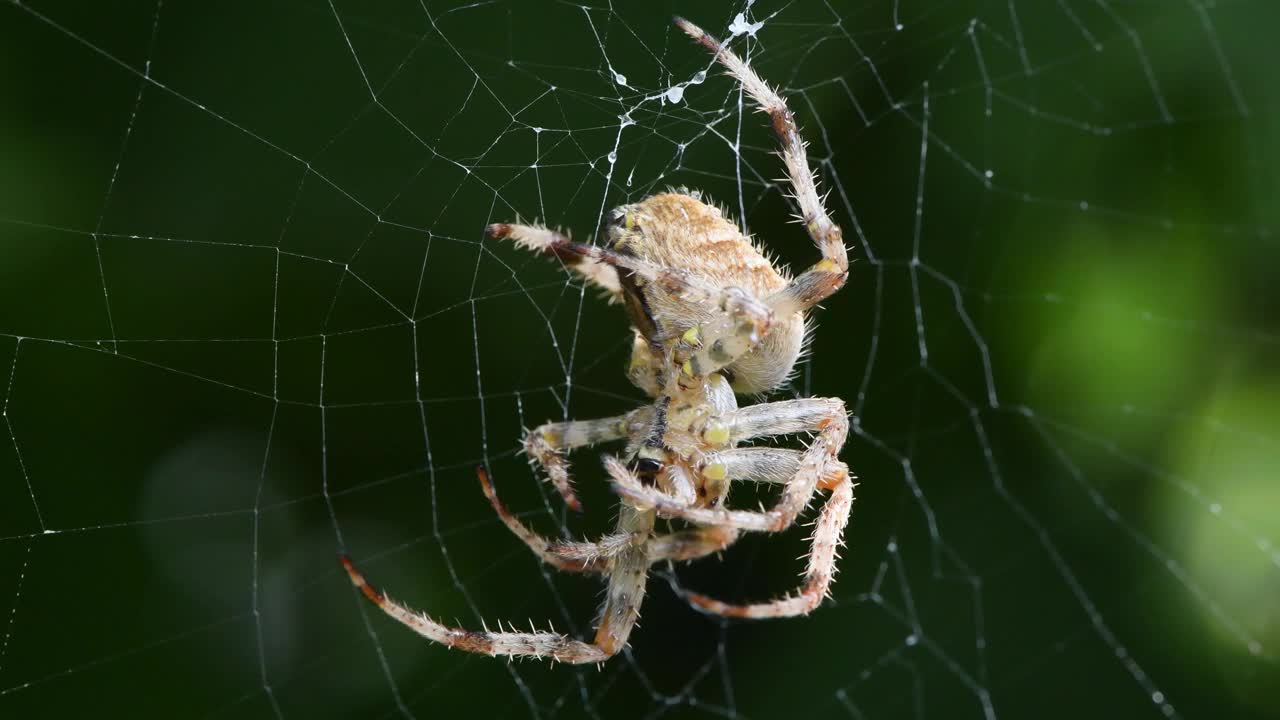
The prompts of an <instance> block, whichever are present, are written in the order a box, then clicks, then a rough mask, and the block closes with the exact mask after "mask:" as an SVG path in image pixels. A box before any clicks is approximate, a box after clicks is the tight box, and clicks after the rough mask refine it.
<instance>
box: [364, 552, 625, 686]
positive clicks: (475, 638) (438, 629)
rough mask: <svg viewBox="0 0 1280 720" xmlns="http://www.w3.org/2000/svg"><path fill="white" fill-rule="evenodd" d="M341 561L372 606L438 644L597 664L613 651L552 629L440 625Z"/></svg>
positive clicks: (492, 654)
mask: <svg viewBox="0 0 1280 720" xmlns="http://www.w3.org/2000/svg"><path fill="white" fill-rule="evenodd" d="M341 560H342V566H343V567H344V568H346V570H347V575H348V576H349V577H350V578H351V583H352V584H353V585H355V586H356V587H357V588H358V589H359V590H360V592H362V593H364V596H365V597H366V598H368V599H369V600H370V601H371V602H372V603H373V604H374V605H377V606H378V607H379V608H380V609H381V610H382V611H383V612H385V613H386V614H387V615H390V616H391V617H392V618H394V619H396V620H398V621H399V622H401V623H403V624H404V625H407V626H408V627H409V628H410V629H412V630H413V631H414V632H416V633H418V634H419V635H421V636H423V637H425V638H427V639H429V640H434V641H436V642H438V643H440V644H442V645H445V646H448V647H451V648H457V649H459V650H464V651H466V652H473V653H481V654H484V655H490V656H494V655H505V656H508V657H521V656H530V657H545V658H551V659H552V660H558V661H560V662H566V663H599V662H603V661H605V660H608V659H609V657H611V656H612V655H613V654H614V653H615V652H616V650H612V651H611V650H606V649H605V648H602V647H600V646H598V645H595V644H593V643H585V642H582V641H581V640H574V639H573V638H571V637H568V636H566V635H561V634H559V633H554V632H538V631H536V630H535V631H533V632H490V631H488V630H483V631H477V630H465V629H462V628H455V627H449V626H448V625H443V624H441V623H439V622H436V621H435V620H433V619H431V618H430V617H429V616H428V615H427V614H426V613H422V612H418V611H417V610H413V609H412V608H409V607H406V606H405V605H402V604H400V603H398V602H396V601H395V600H392V599H391V598H389V597H387V594H386V593H385V592H383V591H381V590H378V589H377V588H375V587H374V586H373V585H370V584H369V582H368V581H367V580H365V578H364V575H362V574H361V573H360V571H359V570H356V568H355V565H353V564H352V563H351V558H349V557H347V556H345V555H343V556H342V557H341ZM498 626H499V627H501V626H502V625H501V623H499V624H498Z"/></svg>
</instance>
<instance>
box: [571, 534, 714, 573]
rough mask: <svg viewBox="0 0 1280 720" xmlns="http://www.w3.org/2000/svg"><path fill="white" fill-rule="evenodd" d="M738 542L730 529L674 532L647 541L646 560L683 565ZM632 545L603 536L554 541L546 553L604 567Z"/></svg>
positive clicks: (626, 537)
mask: <svg viewBox="0 0 1280 720" xmlns="http://www.w3.org/2000/svg"><path fill="white" fill-rule="evenodd" d="M737 539H738V531H737V530H735V529H733V528H721V527H705V528H691V529H689V530H677V531H676V532H671V533H667V534H665V535H655V536H654V537H652V538H650V539H649V561H650V562H651V563H653V562H661V561H663V560H675V561H676V562H684V561H687V560H697V559H698V558H700V557H703V556H706V555H710V554H712V553H716V552H720V551H721V550H724V549H725V548H727V547H729V546H730V545H732V544H733V542H734V541H735V540H737ZM631 542H632V538H631V536H630V535H605V536H604V537H602V538H600V539H599V540H597V541H595V542H556V543H551V547H550V548H549V550H550V551H551V552H552V553H555V554H556V555H558V556H560V557H561V558H564V559H566V560H567V559H574V560H581V561H587V562H592V563H598V564H599V566H600V567H601V568H602V571H603V568H604V566H605V565H606V564H607V562H608V561H609V560H611V559H612V558H613V557H614V556H616V555H618V554H619V553H620V552H621V551H622V550H624V549H626V547H627V546H628V545H629V544H630V543H631Z"/></svg>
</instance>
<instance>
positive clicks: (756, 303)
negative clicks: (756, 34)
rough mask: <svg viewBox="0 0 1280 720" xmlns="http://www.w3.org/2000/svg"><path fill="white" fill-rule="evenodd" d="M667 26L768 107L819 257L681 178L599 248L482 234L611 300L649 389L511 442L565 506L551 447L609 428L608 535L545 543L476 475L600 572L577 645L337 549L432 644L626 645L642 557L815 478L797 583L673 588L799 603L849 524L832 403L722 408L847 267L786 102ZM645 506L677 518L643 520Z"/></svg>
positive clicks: (577, 653)
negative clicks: (803, 436)
mask: <svg viewBox="0 0 1280 720" xmlns="http://www.w3.org/2000/svg"><path fill="white" fill-rule="evenodd" d="M675 24H676V25H677V26H678V27H679V28H680V29H681V30H683V31H684V32H685V33H687V34H688V35H689V36H690V37H691V38H693V39H694V40H695V41H696V42H697V43H699V44H701V45H702V46H703V47H705V48H706V49H707V50H709V51H710V52H711V53H712V55H713V56H714V58H715V60H716V61H719V62H720V63H721V64H722V65H723V66H724V67H725V68H726V69H727V70H728V72H729V74H730V75H732V76H733V77H734V78H736V79H737V81H738V82H739V83H740V84H741V86H742V89H743V90H744V91H745V92H746V93H747V94H748V95H750V96H751V98H752V99H753V100H754V101H755V102H756V104H757V105H758V106H759V109H760V110H761V111H763V112H765V113H768V114H769V116H770V118H771V120H772V124H773V130H774V133H775V134H776V135H777V137H778V141H779V143H780V144H781V149H782V152H781V155H782V159H783V162H784V163H785V165H786V168H787V175H788V178H789V180H790V183H791V186H792V191H793V193H794V198H795V201H796V203H797V204H798V206H799V209H800V219H801V220H802V221H803V223H804V226H805V229H806V230H807V231H808V233H809V235H810V237H811V238H812V239H813V241H814V243H815V244H816V245H817V247H818V249H819V251H820V252H821V254H822V259H821V260H819V261H818V262H817V263H816V264H814V265H813V266H812V267H810V268H809V269H808V270H806V271H805V272H803V273H801V274H800V275H799V276H797V277H794V278H792V277H790V276H789V273H788V272H787V271H786V270H785V269H780V268H776V267H774V266H773V265H772V263H771V262H770V261H769V260H768V259H767V258H766V257H765V256H764V254H763V253H762V252H761V251H760V250H759V249H758V248H757V247H756V246H755V245H754V244H753V243H752V241H751V240H750V239H749V238H748V237H746V236H744V235H743V234H742V233H741V232H739V230H738V229H737V226H736V225H735V224H734V223H733V222H731V221H729V220H727V219H726V218H725V217H724V215H723V213H721V211H720V210H719V209H717V208H716V207H714V206H713V205H710V204H708V203H705V202H703V201H702V198H701V196H700V195H699V194H698V193H695V192H691V191H686V190H681V191H672V192H666V193H662V194H658V195H654V196H651V197H649V198H646V199H644V200H643V201H641V202H639V203H635V204H631V205H624V206H621V207H619V208H617V209H615V210H614V211H612V213H611V215H610V225H609V229H608V243H607V244H606V246H605V247H598V246H595V245H589V244H582V243H575V242H573V241H571V240H570V239H569V238H568V237H566V236H564V235H561V234H559V233H557V232H554V231H552V230H549V229H547V228H544V227H539V226H530V225H517V224H507V223H500V224H495V225H490V226H489V227H488V228H487V229H486V234H487V236H488V237H490V238H494V239H508V240H511V241H514V242H515V243H516V244H518V245H519V246H521V247H523V248H526V249H528V250H532V251H534V252H537V253H539V254H542V255H548V256H552V257H554V258H557V259H559V260H560V261H561V262H563V263H564V264H565V265H567V266H569V267H571V268H572V269H573V270H575V271H576V272H578V273H579V274H580V275H582V277H583V278H584V279H585V280H587V281H588V282H590V283H593V284H595V285H598V286H599V287H601V288H603V289H604V290H605V291H606V292H607V293H608V294H609V295H610V296H611V298H612V299H614V300H617V301H620V302H621V303H623V305H624V306H625V308H626V311H627V313H628V315H629V317H630V320H631V323H632V326H633V332H634V343H633V347H632V354H631V362H630V367H629V369H628V371H627V374H628V377H629V378H630V380H631V381H632V383H634V384H635V385H636V386H637V387H638V388H640V389H641V390H643V391H644V392H645V393H646V394H647V395H648V396H649V397H650V398H651V400H652V402H651V403H650V404H648V405H645V406H643V407H640V408H638V409H636V410H633V411H631V412H628V413H626V414H623V415H618V416H616V417H608V418H601V419H598V420H571V421H568V422H553V423H546V424H544V425H542V426H540V427H537V428H535V429H534V430H532V431H529V432H528V433H527V434H526V437H525V440H524V450H525V451H526V452H527V454H528V455H529V458H530V461H531V462H532V463H535V464H536V465H538V466H541V467H542V468H543V469H544V470H545V472H546V474H547V476H548V478H549V480H550V481H551V483H552V484H553V485H554V486H555V488H556V489H557V490H558V492H559V494H560V495H561V496H562V497H563V498H564V501H565V502H566V503H567V504H568V505H569V506H570V507H572V508H575V509H580V508H581V504H580V503H579V502H578V499H577V497H576V495H575V494H574V492H573V488H572V485H571V483H570V477H569V464H568V461H567V460H566V459H565V457H564V453H565V452H566V451H569V450H573V449H577V448H584V447H588V446H592V445H596V444H598V443H604V442H608V441H614V440H625V441H626V446H625V450H624V452H623V454H622V457H613V456H605V457H604V458H603V462H604V467H605V470H606V472H607V473H608V475H609V477H610V478H611V480H612V484H613V488H614V490H615V491H616V492H617V494H618V495H619V497H620V498H621V509H620V512H619V517H618V522H617V527H616V530H615V531H614V532H613V534H610V535H606V536H605V537H603V538H601V539H599V540H597V541H595V542H568V541H554V540H550V539H548V538H546V537H544V536H542V535H539V534H537V533H536V532H534V531H533V530H531V529H529V528H528V527H526V526H525V525H524V524H523V523H522V522H521V521H520V520H519V519H518V518H516V516H514V515H513V514H511V513H510V512H509V511H508V510H507V509H506V507H505V506H504V505H503V504H502V502H501V501H500V500H499V499H498V496H497V494H496V492H495V491H494V487H493V483H492V481H491V479H490V477H489V475H488V473H486V472H485V470H484V468H483V467H481V468H477V475H478V476H479V480H480V484H481V487H482V489H483V491H484V494H485V496H486V497H487V498H488V500H489V503H490V504H491V505H492V506H493V509H494V511H495V512H497V514H498V516H499V517H500V518H501V519H502V522H503V523H504V524H505V525H506V526H507V527H508V528H509V529H510V530H511V532H513V533H514V534H515V535H516V536H517V537H518V538H520V540H522V541H523V542H524V543H525V544H526V545H528V546H529V548H530V549H532V550H533V552H534V553H536V554H537V555H538V557H540V558H541V559H542V560H543V561H544V562H546V563H548V564H550V565H552V566H553V567H555V568H557V569H560V570H563V571H568V572H583V573H598V574H602V575H604V576H605V577H606V578H607V580H608V591H607V593H606V597H605V600H604V603H603V606H602V608H601V610H600V614H599V617H598V622H597V630H596V634H595V637H594V639H593V640H592V641H591V642H584V641H581V640H576V639H574V638H572V637H569V636H566V635H562V634H559V633H556V632H549V631H538V630H533V631H531V632H517V631H515V629H514V627H513V628H511V629H510V630H503V629H502V627H501V623H499V631H497V632H494V631H490V630H487V629H486V630H483V631H476V630H465V629H461V628H455V627H449V626H447V625H444V624H441V623H439V622H437V621H436V620H433V619H432V618H430V617H429V616H427V615H426V614H423V613H420V612H416V611H414V610H411V609H409V608H408V607H406V606H404V605H401V604H400V603H398V602H395V601H393V600H391V599H390V598H388V597H387V596H386V594H385V593H383V592H381V591H380V590H377V589H375V588H374V587H373V586H372V585H370V584H369V583H368V582H367V581H366V580H365V579H364V577H363V575H361V574H360V572H359V571H358V570H356V568H355V566H354V565H352V563H351V560H350V559H349V558H347V557H345V556H344V557H343V558H342V564H343V566H344V567H345V568H346V571H347V573H348V574H349V575H350V577H351V581H352V583H354V584H355V586H356V587H357V588H359V589H360V590H361V591H362V592H363V593H364V595H365V596H366V597H367V598H368V599H369V600H371V601H372V602H373V603H374V604H376V605H377V606H378V607H379V608H381V609H382V610H383V611H384V612H386V613H387V614H388V615H390V616H391V617H393V618H395V619H396V620H398V621H400V622H401V623H404V624H405V625H408V626H409V627H410V628H412V629H413V630H415V631H417V632H418V633H419V634H421V635H423V636H425V637H427V638H429V639H431V640H434V641H436V642H438V643H441V644H443V645H446V646H448V647H452V648H458V649H460V650H466V651H469V652H476V653H484V654H487V655H493V656H497V655H502V656H508V657H520V656H532V657H539V658H548V659H550V660H552V661H553V662H554V661H560V662H566V663H601V662H603V661H605V660H607V659H608V658H610V657H612V656H613V655H615V654H616V653H618V652H619V651H620V650H621V649H622V648H623V647H625V646H626V643H627V638H628V636H629V635H630V633H631V630H632V628H633V627H634V625H635V623H636V620H637V618H638V617H639V610H640V604H641V601H642V600H643V597H644V592H645V581H646V576H647V574H648V570H649V566H650V565H652V564H654V563H657V562H661V561H664V560H669V561H686V560H693V559H696V558H700V557H703V556H706V555H709V554H712V553H716V552H718V551H720V550H723V549H725V548H727V547H728V546H729V545H730V544H732V543H733V542H734V541H735V540H736V539H737V538H738V535H739V532H740V531H744V530H746V531H763V532H779V531H781V530H784V529H786V528H787V527H789V526H790V525H791V524H792V523H793V522H794V521H795V519H796V516H797V515H799V513H800V512H801V511H802V510H803V509H804V508H805V507H806V506H807V505H808V504H809V502H810V500H811V499H812V498H813V496H814V494H815V492H816V491H817V490H818V489H823V490H827V491H830V495H829V497H828V498H827V501H826V503H825V504H824V505H823V507H822V510H821V512H820V514H819V516H818V520H817V523H816V527H815V530H814V533H813V537H812V547H811V549H810V552H809V555H808V569H807V571H806V573H805V575H804V582H803V584H802V585H801V586H800V588H799V589H798V590H797V591H795V592H793V593H790V594H788V595H785V596H783V597H781V598H778V599H776V600H771V601H765V602H759V603H753V604H746V605H735V604H730V603H726V602H722V601H720V600H716V599H713V598H710V597H707V596H705V595H702V594H698V593H686V594H685V595H686V599H687V600H688V601H689V602H690V603H691V604H693V605H694V606H695V607H698V608H700V609H702V610H704V611H707V612H710V613H715V614H719V615H724V616H730V617H741V618H768V617H786V616H793V615H801V614H806V613H808V612H810V611H811V610H813V609H814V608H816V607H817V606H818V605H819V604H820V603H821V602H822V600H823V598H824V597H826V595H827V593H828V588H829V587H830V584H831V581H832V578H833V575H834V573H835V561H836V548H837V546H838V545H840V544H841V535H842V533H843V532H844V527H845V524H846V523H847V522H848V519H849V510H850V507H851V506H852V503H853V487H854V485H853V482H852V479H851V477H850V474H849V469H848V467H847V466H846V465H845V464H844V463H843V462H840V461H839V460H838V459H837V457H836V456H837V454H838V453H839V451H840V448H841V446H842V445H843V444H844V440H845V435H846V434H847V433H848V428H849V426H848V419H847V417H846V413H845V407H844V402H843V401H842V400H840V399H838V398H805V399H799V400H786V401H781V402H770V403H763V404H757V405H749V406H746V407H741V408H740V407H738V404H737V400H736V397H735V395H736V394H760V393H765V392H767V391H769V390H772V389H774V388H776V387H778V386H779V385H781V384H782V383H783V382H785V380H786V379H787V377H788V376H789V375H790V374H791V372H792V369H793V368H794V366H795V363H796V359H797V358H798V357H799V355H800V352H801V349H802V347H803V345H804V342H805V336H806V321H805V313H806V311H807V310H809V308H811V307H813V306H814V305H816V304H817V303H819V302H820V301H822V300H823V299H824V298H827V297H829V296H830V295H831V294H833V293H835V292H836V291H837V290H839V289H840V288H841V287H842V286H843V285H844V283H845V280H846V278H847V277H848V267H849V262H848V258H847V255H846V251H845V247H844V243H843V240H842V239H841V231H840V228H839V227H838V226H837V225H836V224H835V223H834V222H832V220H831V218H830V217H829V216H828V215H827V212H826V209H825V208H824V207H823V203H822V200H821V198H820V197H819V196H818V192H817V189H816V187H815V185H814V177H813V172H812V171H811V170H810V168H809V164H808V160H807V159H806V157H805V149H804V143H803V141H802V140H801V139H800V133H799V130H798V129H797V128H796V124H795V120H794V118H793V116H792V113H791V111H790V110H789V109H788V108H787V105H786V102H785V101H784V100H783V99H782V97H781V96H779V95H778V94H777V93H776V92H775V91H774V90H772V89H771V88H770V87H769V86H768V85H766V84H765V83H764V82H763V81H762V80H761V79H760V77H759V76H757V75H756V73H755V71H754V70H752V69H751V67H749V66H748V65H747V64H746V63H745V62H743V61H742V59H741V58H739V57H738V56H737V55H736V54H734V53H733V52H732V51H731V50H729V49H727V48H725V47H724V46H723V45H721V44H720V43H719V42H718V41H717V40H716V39H715V38H713V37H711V36H710V35H708V34H707V33H705V32H703V31H702V29H701V28H699V27H697V26H696V25H694V24H693V23H690V22H688V21H687V20H684V19H683V18H675ZM795 433H812V434H813V437H812V440H810V441H809V443H808V445H807V447H806V448H805V449H804V450H795V449H788V448H777V447H739V445H740V443H743V442H744V441H747V440H751V439H754V438H763V437H768V436H778V435H789V434H795ZM734 480H749V481H754V482H768V483H776V484H780V485H781V486H782V493H781V496H780V498H779V499H778V501H777V503H776V504H775V505H774V506H773V507H772V508H771V509H769V510H763V509H762V510H761V511H760V512H748V511H743V510H730V509H728V508H726V507H725V506H724V505H725V503H724V500H725V497H726V495H727V493H728V491H729V486H730V483H731V481H734ZM658 517H663V518H673V519H680V520H683V521H686V522H688V523H689V524H691V525H692V526H693V527H691V528H689V529H683V530H677V531H671V532H667V533H658V532H655V529H654V524H655V520H656V518H658Z"/></svg>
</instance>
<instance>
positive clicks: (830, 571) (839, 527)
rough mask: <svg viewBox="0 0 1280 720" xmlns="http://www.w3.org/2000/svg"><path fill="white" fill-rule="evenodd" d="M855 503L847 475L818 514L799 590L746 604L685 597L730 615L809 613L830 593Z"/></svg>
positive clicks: (701, 607) (695, 594)
mask: <svg viewBox="0 0 1280 720" xmlns="http://www.w3.org/2000/svg"><path fill="white" fill-rule="evenodd" d="M852 506H853V481H852V480H850V479H849V476H848V474H845V475H844V477H843V478H842V479H841V480H839V481H838V482H836V483H835V485H834V487H832V488H831V496H830V497H828V498H827V502H826V504H825V505H823V506H822V513H821V514H820V515H819V516H818V522H817V525H816V526H815V527H814V531H813V538H812V539H813V546H812V548H811V549H810V551H809V566H808V568H807V569H806V570H805V574H804V583H803V584H802V585H801V586H800V589H799V590H798V591H796V592H795V593H793V594H790V595H786V596H783V597H781V598H778V599H776V600H772V601H769V602H761V603H750V604H745V605H734V604H731V603H726V602H722V601H720V600H716V599H715V598H711V597H708V596H706V595H703V594H701V593H689V594H687V595H686V596H685V599H686V600H687V601H688V602H689V604H690V605H693V606H694V607H697V608H700V609H702V610H705V611H707V612H710V613H714V614H716V615H725V616H728V617H740V618H772V617H788V616H791V615H805V614H808V613H809V612H811V611H812V610H813V609H814V608H816V607H818V605H820V604H821V603H822V600H823V599H824V598H826V597H827V595H828V594H829V591H830V587H831V581H832V579H833V578H834V577H835V572H836V558H837V557H838V555H837V552H836V549H837V548H838V547H839V546H840V545H841V544H843V541H842V539H841V535H842V534H843V533H844V528H845V525H846V524H847V523H848V522H849V509H850V508H851V507H852Z"/></svg>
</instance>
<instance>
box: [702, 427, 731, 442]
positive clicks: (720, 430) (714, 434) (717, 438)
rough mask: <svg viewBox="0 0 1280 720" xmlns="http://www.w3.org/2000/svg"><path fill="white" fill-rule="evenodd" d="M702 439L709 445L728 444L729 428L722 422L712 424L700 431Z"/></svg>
mask: <svg viewBox="0 0 1280 720" xmlns="http://www.w3.org/2000/svg"><path fill="white" fill-rule="evenodd" d="M702 439H703V440H705V441H707V443H708V444H710V445H724V444H725V443H727V442H729V427H728V426H727V425H725V424H724V423H722V422H713V423H710V424H709V425H707V427H706V429H705V430H703V431H702Z"/></svg>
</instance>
